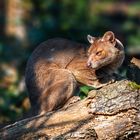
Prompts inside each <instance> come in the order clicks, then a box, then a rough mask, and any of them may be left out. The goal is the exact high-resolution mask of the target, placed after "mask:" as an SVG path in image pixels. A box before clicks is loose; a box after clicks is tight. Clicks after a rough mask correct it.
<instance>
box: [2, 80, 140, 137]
mask: <svg viewBox="0 0 140 140" xmlns="http://www.w3.org/2000/svg"><path fill="white" fill-rule="evenodd" d="M132 85H133V84H131V82H130V81H128V80H120V81H117V82H115V83H113V84H110V85H108V86H105V87H103V88H101V89H99V90H92V91H90V92H89V95H88V97H87V98H85V99H83V100H80V101H77V102H75V103H72V104H70V105H68V106H64V107H63V108H62V109H60V110H57V111H54V112H50V113H46V114H44V115H40V116H34V117H31V118H27V119H24V120H21V121H19V122H16V123H14V124H11V125H8V126H6V127H4V128H2V129H1V130H0V140H1V139H2V140H11V139H14V140H32V139H40V140H45V139H53V140H56V139H68V140H79V139H85V140H94V139H99V140H114V139H118V140H123V139H133V140H135V139H140V90H139V88H135V87H133V86H132Z"/></svg>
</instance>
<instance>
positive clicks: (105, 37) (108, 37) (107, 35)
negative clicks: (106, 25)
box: [102, 31, 116, 43]
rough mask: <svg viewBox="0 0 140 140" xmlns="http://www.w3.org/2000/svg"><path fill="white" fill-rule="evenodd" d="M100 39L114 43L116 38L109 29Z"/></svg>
mask: <svg viewBox="0 0 140 140" xmlns="http://www.w3.org/2000/svg"><path fill="white" fill-rule="evenodd" d="M102 40H103V41H109V42H110V43H114V42H115V41H116V40H115V35H114V33H113V32H111V31H107V32H106V33H105V34H104V35H103V37H102Z"/></svg>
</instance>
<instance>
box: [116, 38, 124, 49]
mask: <svg viewBox="0 0 140 140" xmlns="http://www.w3.org/2000/svg"><path fill="white" fill-rule="evenodd" d="M116 42H117V44H118V45H119V46H121V47H122V48H124V46H123V44H122V42H121V41H120V40H119V39H117V38H116Z"/></svg>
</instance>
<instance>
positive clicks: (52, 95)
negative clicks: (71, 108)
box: [39, 69, 77, 114]
mask: <svg viewBox="0 0 140 140" xmlns="http://www.w3.org/2000/svg"><path fill="white" fill-rule="evenodd" d="M49 71H50V73H49V75H48V78H47V79H45V80H46V81H45V89H44V91H43V93H41V95H40V98H39V104H40V110H39V114H42V113H45V112H48V111H52V110H55V109H58V108H60V107H62V106H63V105H64V104H65V103H66V102H67V100H68V99H69V98H70V97H72V96H73V94H74V91H75V89H76V85H77V82H76V80H75V77H74V76H73V74H72V73H71V72H70V71H68V70H65V69H50V70H49Z"/></svg>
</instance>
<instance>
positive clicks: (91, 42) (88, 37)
mask: <svg viewBox="0 0 140 140" xmlns="http://www.w3.org/2000/svg"><path fill="white" fill-rule="evenodd" d="M87 40H88V41H89V43H90V44H93V43H94V40H95V37H93V36H91V35H87Z"/></svg>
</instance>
